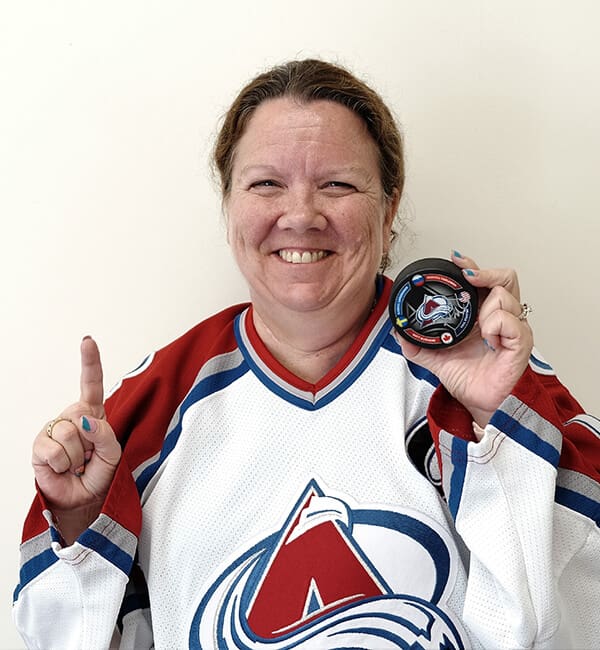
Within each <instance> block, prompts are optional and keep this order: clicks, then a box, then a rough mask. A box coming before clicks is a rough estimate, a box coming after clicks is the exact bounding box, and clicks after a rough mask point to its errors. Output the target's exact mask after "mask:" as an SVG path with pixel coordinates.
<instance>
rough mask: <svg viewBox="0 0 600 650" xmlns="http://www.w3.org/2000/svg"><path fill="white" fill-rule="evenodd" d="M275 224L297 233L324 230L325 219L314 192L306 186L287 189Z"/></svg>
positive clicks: (325, 225)
mask: <svg viewBox="0 0 600 650" xmlns="http://www.w3.org/2000/svg"><path fill="white" fill-rule="evenodd" d="M277 225H278V226H279V227H280V228H281V229H283V230H287V229H290V230H294V231H296V232H299V233H303V232H306V231H308V230H324V229H325V228H326V227H327V219H326V217H325V215H324V214H323V213H322V211H321V209H320V208H319V205H318V201H317V200H316V197H315V195H314V192H313V191H312V190H311V189H310V188H307V187H303V188H297V189H293V190H292V189H290V190H288V193H287V197H286V201H284V204H283V209H282V212H281V215H280V216H279V219H278V220H277Z"/></svg>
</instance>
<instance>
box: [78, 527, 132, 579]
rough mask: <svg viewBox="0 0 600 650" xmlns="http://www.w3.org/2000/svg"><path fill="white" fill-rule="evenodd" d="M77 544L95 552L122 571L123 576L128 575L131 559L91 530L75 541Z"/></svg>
mask: <svg viewBox="0 0 600 650" xmlns="http://www.w3.org/2000/svg"><path fill="white" fill-rule="evenodd" d="M77 541H78V543H79V544H81V545H82V546H85V547H87V548H89V549H91V550H92V551H96V553H98V555H101V556H102V557H103V558H104V559H105V560H108V561H109V562H110V563H111V564H114V566H116V567H117V569H120V570H121V571H123V573H124V574H125V575H129V571H130V570H131V565H132V564H133V557H132V556H131V555H129V554H128V553H126V552H125V551H123V550H122V549H120V548H119V547H118V546H117V545H116V544H113V543H112V542H111V541H110V540H109V539H108V538H107V537H104V535H101V534H100V533H97V532H96V531H95V530H93V529H92V528H88V529H87V530H86V531H85V532H84V533H83V534H82V535H81V536H80V537H79V539H78V540H77Z"/></svg>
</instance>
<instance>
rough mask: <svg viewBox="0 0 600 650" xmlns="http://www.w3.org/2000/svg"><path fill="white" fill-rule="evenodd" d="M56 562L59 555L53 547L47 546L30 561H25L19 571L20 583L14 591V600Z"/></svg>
mask: <svg viewBox="0 0 600 650" xmlns="http://www.w3.org/2000/svg"><path fill="white" fill-rule="evenodd" d="M55 562H58V557H57V556H56V553H55V552H54V551H53V550H52V549H51V548H47V549H46V550H45V551H43V552H42V553H40V554H39V555H36V556H35V557H33V558H31V560H29V561H28V562H25V564H24V565H23V566H22V567H21V571H20V573H19V584H18V585H17V588H16V589H15V591H14V594H13V600H17V598H18V597H19V593H20V592H21V589H23V587H25V586H26V585H28V584H29V583H30V582H31V581H32V580H34V579H35V578H37V577H38V576H39V575H40V573H42V572H44V571H45V570H46V569H48V568H49V567H51V566H52V565H53V564H54V563H55Z"/></svg>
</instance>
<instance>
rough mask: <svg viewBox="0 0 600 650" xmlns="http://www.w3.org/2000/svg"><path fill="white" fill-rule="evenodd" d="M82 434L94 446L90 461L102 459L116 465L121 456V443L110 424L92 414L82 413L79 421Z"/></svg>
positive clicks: (113, 465)
mask: <svg viewBox="0 0 600 650" xmlns="http://www.w3.org/2000/svg"><path fill="white" fill-rule="evenodd" d="M79 429H80V432H81V435H82V436H83V438H84V439H85V440H87V441H88V442H90V443H92V445H93V446H94V450H93V454H92V457H91V459H90V462H92V461H93V460H94V456H96V460H102V461H104V462H105V463H107V464H108V465H110V466H111V467H115V466H116V465H117V464H118V462H119V460H120V458H121V445H120V444H119V442H118V440H117V437H116V435H115V432H114V431H113V429H112V427H111V426H110V424H109V423H108V422H107V421H106V420H104V419H99V418H94V417H92V416H91V415H82V416H81V418H80V422H79Z"/></svg>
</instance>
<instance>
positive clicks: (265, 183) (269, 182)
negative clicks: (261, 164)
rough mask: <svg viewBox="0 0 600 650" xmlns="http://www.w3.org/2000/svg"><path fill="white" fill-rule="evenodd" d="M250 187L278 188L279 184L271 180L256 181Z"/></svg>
mask: <svg viewBox="0 0 600 650" xmlns="http://www.w3.org/2000/svg"><path fill="white" fill-rule="evenodd" d="M250 187H277V183H276V182H275V181H273V180H271V179H270V178H265V179H264V180H262V181H255V182H253V183H251V184H250Z"/></svg>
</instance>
